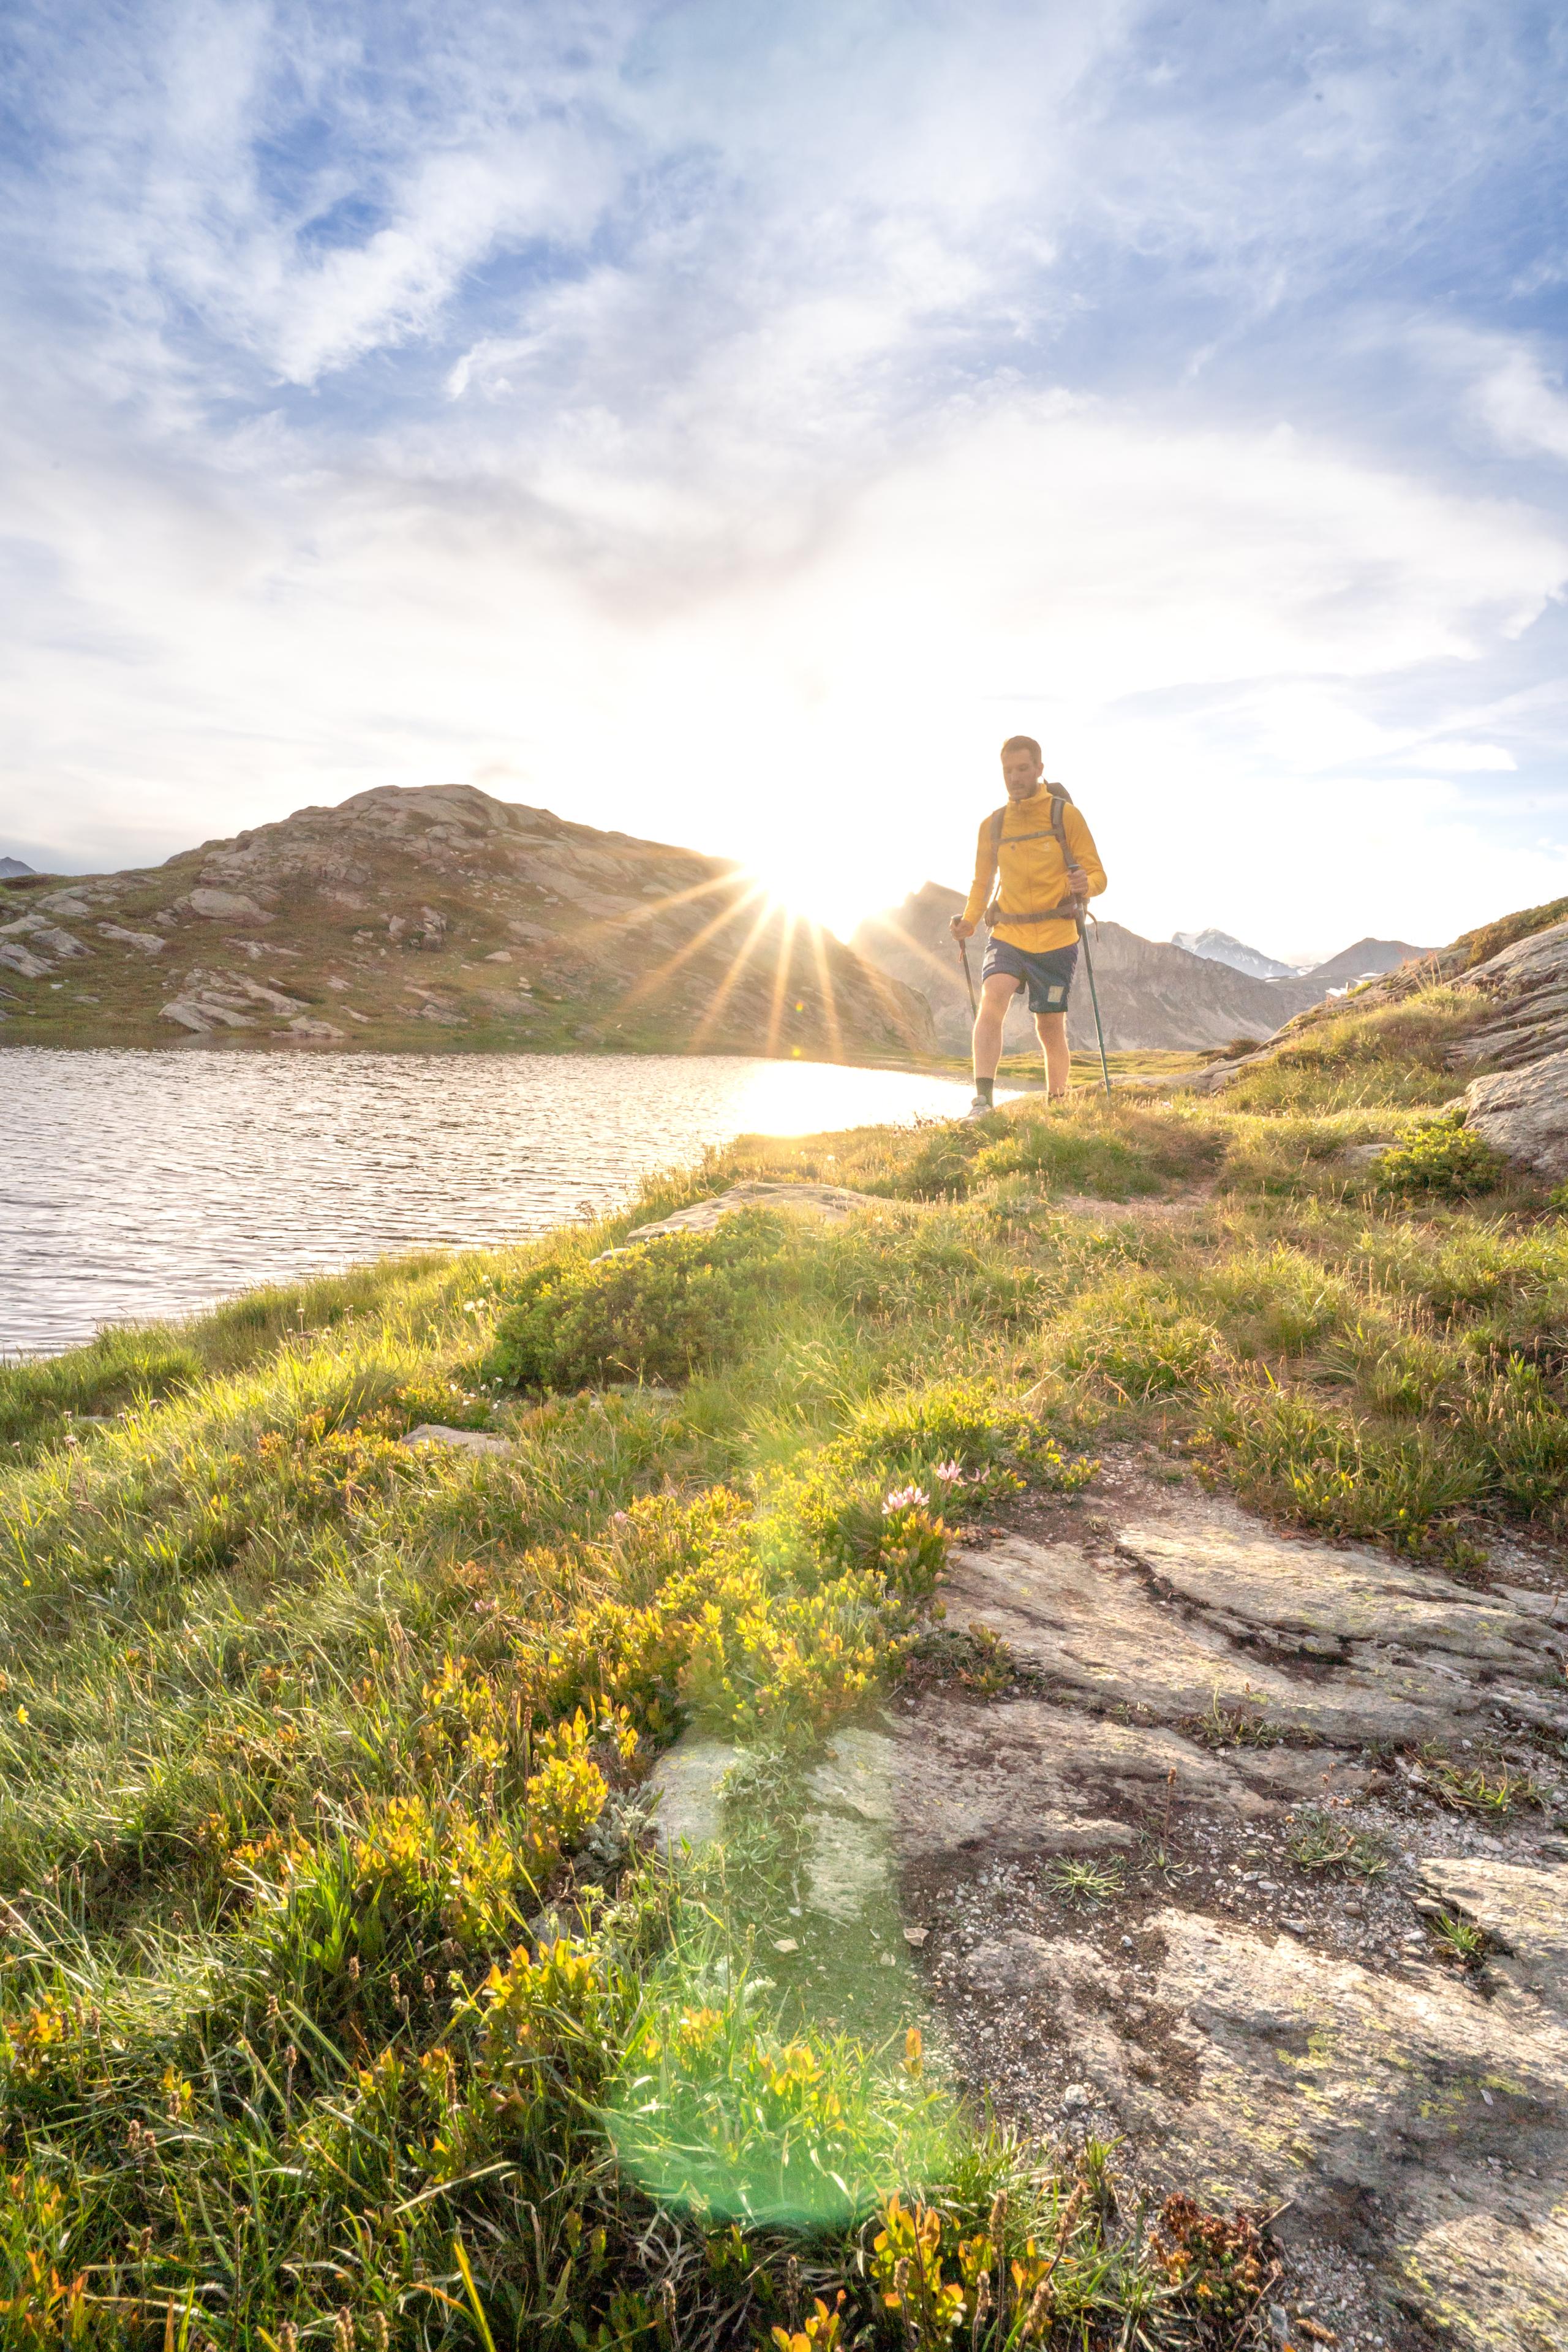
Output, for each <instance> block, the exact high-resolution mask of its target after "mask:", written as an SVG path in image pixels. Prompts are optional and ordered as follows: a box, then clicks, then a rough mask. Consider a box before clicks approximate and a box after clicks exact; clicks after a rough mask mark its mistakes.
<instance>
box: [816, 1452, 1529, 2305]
mask: <svg viewBox="0 0 1568 2352" xmlns="http://www.w3.org/2000/svg"><path fill="white" fill-rule="evenodd" d="M1112 1483H1113V1482H1111V1481H1109V1480H1108V1482H1107V1486H1108V1496H1107V1499H1108V1501H1109V1502H1110V1503H1111V1507H1112V1508H1113V1510H1114V1512H1115V1517H1114V1519H1113V1520H1102V1521H1098V1522H1090V1521H1089V1520H1088V1518H1087V1515H1085V1516H1084V1517H1082V1518H1081V1519H1079V1518H1078V1517H1077V1515H1076V1514H1074V1513H1072V1512H1070V1511H1062V1512H1059V1513H1058V1514H1057V1515H1056V1517H1055V1520H1054V1524H1055V1525H1056V1527H1057V1528H1058V1529H1065V1530H1067V1532H1065V1533H1058V1535H1057V1537H1056V1538H1055V1539H1047V1538H1044V1537H1039V1536H1036V1535H1027V1534H1024V1533H1021V1532H1015V1533H1011V1534H1008V1535H1006V1536H1005V1537H1004V1538H1002V1539H1001V1540H1000V1541H998V1542H996V1543H995V1544H994V1545H992V1546H991V1547H990V1548H988V1549H984V1550H982V1549H979V1548H978V1547H976V1548H973V1549H968V1550H965V1551H962V1552H960V1553H958V1554H957V1555H956V1556H955V1557H954V1559H953V1561H952V1568H951V1571H950V1574H949V1577H948V1579H947V1581H946V1584H945V1587H944V1597H945V1601H946V1607H947V1615H948V1622H949V1624H950V1626H952V1627H954V1628H957V1627H962V1626H963V1625H964V1624H966V1623H973V1624H975V1625H978V1626H982V1627H984V1628H987V1629H989V1630H990V1631H992V1632H994V1633H997V1634H999V1635H1001V1636H1002V1637H1003V1639H1004V1640H1005V1642H1006V1643H1008V1645H1009V1646H1010V1648H1011V1650H1012V1652H1013V1654H1014V1658H1015V1660H1016V1665H1017V1668H1018V1678H1017V1682H1016V1685H1015V1686H1014V1688H1013V1689H1012V1690H1010V1691H1007V1692H1005V1693H1004V1694H1003V1695H1001V1696H994V1697H992V1698H989V1699H985V1700H982V1699H981V1698H979V1697H978V1696H975V1695H974V1694H973V1693H971V1692H969V1691H967V1690H965V1689H964V1688H963V1686H962V1685H955V1684H953V1683H951V1682H948V1683H941V1684H938V1685H935V1686H933V1687H929V1688H927V1689H925V1690H924V1691H922V1692H921V1694H920V1695H919V1696H918V1697H914V1698H910V1697H907V1696H904V1695H902V1694H900V1695H898V1696H896V1697H895V1700H894V1703H893V1704H892V1705H891V1706H889V1708H888V1709H887V1710H886V1711H885V1712H884V1713H882V1714H881V1715H880V1716H879V1717H878V1718H877V1719H875V1720H874V1721H870V1722H866V1723H862V1724H859V1725H857V1726H855V1727H851V1728H847V1729H845V1730H842V1731H840V1732H838V1733H837V1734H836V1735H835V1736H834V1738H832V1740H831V1741H830V1743H829V1744H828V1747H827V1748H826V1751H825V1753H824V1755H823V1757H822V1759H821V1760H820V1762H819V1764H818V1765H817V1768H816V1770H815V1772H814V1773H813V1775H812V1777H811V1780H810V1783H809V1791H808V1794H809V1802H810V1807H811V1811H810V1813H809V1816H808V1823H809V1827H810V1830H811V1845H812V1851H811V1857H810V1860H809V1863H808V1865H807V1870H806V1874H805V1885H804V1887H803V1890H802V1892H803V1899H804V1903H805V1916H806V1920H807V1923H808V1927H809V1923H810V1922H811V1920H812V1919H813V1917H815V1918H816V1920H817V1922H818V1923H819V1924H818V1927H817V1928H816V1933H817V1934H818V1935H826V1936H828V1937H833V1938H837V1939H838V1943H839V1948H843V1949H852V1948H858V1949H860V1950H862V1951H863V1952H864V1953H865V1954H866V1956H867V1958H868V1962H869V1960H870V1956H871V1955H872V1954H873V1953H874V1952H875V1951H876V1950H877V1949H878V1948H879V1934H878V1930H879V1923H882V1922H885V1920H886V1917H887V1915H888V1907H889V1904H890V1902H893V1901H901V1904H902V1918H903V1922H904V1923H905V1925H906V1927H911V1928H912V1930H913V1933H912V1934H911V1935H910V1946H911V1948H914V1949H915V1950H918V1952H919V1955H920V1958H919V1962H918V1965H919V1967H920V1968H921V1970H922V1972H923V1973H924V1974H925V1975H926V1978H927V1980H928V1983H929V1987H930V1992H931V1999H932V2001H933V2004H934V2006H935V2009H936V2011H937V2014H938V2017H939V2019H940V2021H941V2023H942V2030H943V2034H944V2038H945V2041H946V2043H947V2047H948V2049H949V2051H950V2053H951V2055H952V2061H953V2063H955V2065H956V2066H957V2068H958V2070H959V2072H960V2074H962V2075H963V2078H964V2079H965V2080H966V2081H967V2082H968V2083H969V2084H971V2086H972V2087H973V2089H974V2090H975V2091H976V2092H977V2093H981V2092H983V2093H984V2094H985V2095H988V2096H990V2097H991V2098H993V2099H994V2101H995V2102H996V2103H997V2105H998V2106H999V2108H1000V2110H1001V2111H1002V2112H1004V2113H1005V2114H1008V2115H1011V2116H1016V2117H1017V2118H1018V2119H1019V2120H1022V2121H1025V2122H1026V2123H1027V2124H1028V2125H1030V2126H1032V2127H1034V2128H1036V2129H1041V2130H1047V2131H1050V2130H1055V2129H1068V2130H1072V2131H1076V2130H1079V2129H1086V2128H1087V2129H1092V2130H1094V2131H1096V2132H1098V2133H1100V2134H1101V2135H1102V2136H1105V2137H1115V2138H1118V2139H1120V2141H1121V2148H1122V2158H1121V2161H1122V2162H1124V2163H1126V2164H1128V2165H1130V2166H1131V2167H1133V2168H1135V2171H1136V2174H1137V2176H1138V2177H1140V2178H1142V2179H1143V2180H1144V2181H1145V2182H1147V2183H1148V2184H1150V2185H1151V2186H1152V2187H1154V2188H1156V2189H1162V2190H1163V2189H1175V2188H1185V2189H1191V2190H1193V2191H1194V2193H1196V2194H1198V2195H1200V2196H1201V2197H1203V2198H1204V2199H1205V2201H1208V2202H1210V2203H1213V2204H1216V2205H1222V2206H1229V2205H1232V2204H1235V2203H1237V2202H1245V2203H1264V2204H1267V2205H1269V2206H1283V2207H1284V2209H1285V2210H1284V2211H1283V2213H1282V2216H1281V2218H1280V2221H1279V2224H1278V2228H1279V2235H1280V2238H1281V2241H1282V2242H1283V2243H1284V2244H1285V2246H1286V2248H1287V2251H1288V2254H1289V2263H1290V2264H1291V2265H1292V2266H1293V2267H1292V2269H1291V2271H1290V2273H1289V2275H1290V2276H1291V2278H1292V2279H1293V2280H1295V2281H1296V2282H1297V2283H1298V2284H1299V2283H1300V2281H1301V2280H1303V2279H1306V2280H1308V2281H1309V2282H1310V2283H1312V2284H1314V2286H1315V2288H1316V2290H1317V2291H1318V2292H1320V2293H1325V2292H1326V2294H1327V2296H1328V2301H1327V2304H1326V2305H1325V2304H1323V2303H1320V2305H1319V2306H1318V2307H1319V2310H1320V2312H1321V2314H1322V2315H1324V2316H1325V2317H1332V2319H1333V2324H1334V2326H1335V2328H1336V2330H1337V2331H1338V2340H1339V2342H1340V2344H1341V2347H1342V2352H1376V2348H1377V2347H1384V2352H1394V2347H1400V2352H1405V2347H1415V2345H1416V2344H1418V2343H1419V2344H1426V2343H1428V2342H1430V2341H1431V2340H1432V2338H1433V2336H1436V2338H1437V2339H1438V2340H1441V2341H1444V2342H1447V2343H1448V2344H1450V2345H1452V2346H1457V2347H1465V2352H1504V2348H1505V2347H1507V2352H1557V2347H1560V2346H1562V2345H1563V2344H1568V2205H1565V2204H1564V2200H1563V2197H1562V2194H1561V2183H1562V2181H1563V2179H1565V2178H1568V1866H1564V1865H1563V1864H1561V1863H1559V1862H1554V1861H1552V1859H1550V1849H1552V1846H1553V1843H1554V1842H1553V1840H1552V1837H1551V1834H1550V1832H1549V1830H1548V1827H1547V1824H1546V1822H1544V1821H1543V1819H1542V1816H1541V1815H1540V1814H1538V1813H1531V1814H1529V1815H1527V1816H1521V1818H1520V1819H1518V1820H1514V1821H1510V1822H1509V1823H1507V1824H1505V1825H1504V1827H1503V1828H1502V1829H1496V1830H1494V1829H1488V1828H1484V1827H1482V1826H1480V1825H1479V1824H1478V1823H1477V1822H1474V1821H1473V1820H1470V1819H1466V1818H1460V1817H1458V1816H1456V1815H1454V1814H1453V1813H1451V1812H1449V1813H1445V1812H1441V1811H1438V1810H1437V1808H1436V1805H1435V1804H1434V1803H1433V1801H1431V1800H1430V1798H1425V1799H1423V1798H1422V1797H1420V1795H1419V1793H1418V1791H1419V1788H1420V1787H1422V1786H1425V1785H1426V1784H1425V1783H1421V1782H1419V1777H1418V1776H1417V1782H1416V1783H1415V1786H1416V1789H1417V1793H1416V1794H1415V1795H1414V1796H1413V1795H1411V1794H1410V1793H1409V1790H1410V1788H1411V1786H1412V1784H1411V1783H1410V1781H1409V1780H1408V1776H1405V1775H1402V1774H1401V1773H1400V1772H1399V1771H1397V1770H1396V1769H1394V1767H1393V1766H1392V1764H1391V1763H1390V1761H1389V1758H1388V1752H1387V1748H1386V1747H1384V1746H1382V1745H1380V1744H1378V1743H1385V1742H1386V1743H1393V1744H1394V1745H1396V1746H1398V1745H1406V1746H1407V1745H1409V1744H1411V1743H1414V1742H1415V1741H1427V1740H1430V1741H1433V1742H1435V1743H1436V1745H1437V1746H1439V1747H1441V1748H1445V1749H1448V1750H1450V1751H1455V1750H1459V1749H1460V1746H1461V1741H1462V1740H1465V1739H1468V1738H1472V1737H1473V1738H1474V1740H1475V1746H1476V1752H1477V1753H1478V1754H1479V1753H1480V1752H1482V1751H1483V1748H1485V1747H1486V1745H1487V1744H1488V1743H1489V1742H1493V1741H1495V1740H1497V1739H1498V1738H1508V1739H1513V1738H1518V1737H1520V1736H1522V1735H1521V1733H1520V1731H1519V1729H1518V1727H1519V1726H1520V1725H1521V1722H1522V1723H1523V1724H1524V1725H1525V1726H1526V1727H1528V1726H1529V1725H1530V1724H1531V1722H1532V1721H1541V1720H1542V1719H1552V1718H1553V1711H1554V1710H1556V1711H1557V1712H1558V1713H1560V1712H1561V1709H1560V1702H1559V1700H1558V1699H1557V1698H1556V1696H1554V1695H1553V1694H1554V1686H1555V1688H1556V1689H1560V1688H1561V1675H1560V1672H1559V1669H1558V1666H1557V1663H1556V1660H1555V1658H1554V1656H1553V1654H1552V1652H1553V1649H1554V1648H1555V1647H1556V1646H1559V1645H1560V1643H1559V1637H1558V1636H1556V1635H1554V1633H1553V1632H1552V1623H1551V1618H1552V1613H1553V1607H1554V1604H1553V1602H1552V1601H1551V1600H1550V1599H1548V1598H1546V1597H1543V1596H1542V1595H1541V1594H1537V1593H1526V1592H1523V1591H1521V1592H1520V1593H1519V1594H1518V1595H1517V1596H1513V1595H1506V1594H1505V1595H1503V1596H1501V1597H1499V1596H1497V1595H1487V1594H1478V1593H1476V1592H1472V1591H1468V1590H1466V1589H1464V1588H1461V1587H1460V1586H1458V1585H1457V1584H1455V1583H1453V1582H1452V1581H1450V1580H1447V1579H1446V1578H1444V1577H1443V1576H1441V1575H1438V1574H1435V1573H1432V1572H1429V1571H1427V1570H1424V1569H1422V1568H1419V1567H1417V1566H1415V1565H1414V1564H1410V1563H1406V1562H1403V1561H1400V1560H1397V1559H1389V1558H1387V1557H1385V1556H1384V1555H1382V1554H1380V1553H1377V1552H1374V1551H1373V1550H1371V1549H1368V1548H1366V1547H1355V1546H1352V1547H1347V1548H1344V1549H1340V1548H1336V1547H1334V1546H1332V1545H1329V1544H1324V1543H1321V1542H1319V1541H1317V1540H1316V1539H1314V1538H1291V1537H1289V1536H1284V1535H1280V1534H1279V1533H1277V1532H1276V1531H1274V1530H1272V1529H1270V1528H1267V1527H1265V1526H1264V1525H1263V1524H1262V1523H1261V1522H1259V1521H1258V1520H1256V1519H1254V1518H1253V1517H1250V1516H1249V1515H1248V1514H1247V1513H1246V1512H1245V1511H1242V1510H1240V1509H1238V1508H1236V1507H1232V1506H1230V1505H1228V1504H1226V1503H1224V1502H1223V1501H1220V1500H1217V1499H1215V1498H1214V1497H1211V1496H1194V1494H1192V1493H1191V1492H1190V1490H1189V1491H1184V1492H1183V1493H1181V1494H1179V1495H1173V1494H1171V1493H1170V1492H1169V1490H1162V1489H1158V1488H1154V1487H1152V1486H1148V1485H1147V1484H1146V1483H1141V1482H1138V1481H1132V1482H1131V1485H1132V1486H1135V1487H1137V1489H1138V1491H1136V1492H1125V1491H1123V1492H1118V1493H1117V1494H1116V1495H1115V1496H1114V1498H1113V1499H1112V1497H1111V1496H1110V1492H1109V1489H1110V1486H1111V1485H1112ZM1516 1601H1517V1605H1516ZM1216 1696H1217V1700H1218V1717H1217V1718H1216V1717H1215V1699H1216ZM1231 1713H1234V1714H1235V1715H1237V1716H1239V1717H1246V1718H1247V1727H1246V1728H1245V1729H1244V1731H1243V1733H1242V1736H1241V1737H1239V1738H1237V1737H1236V1736H1235V1733H1234V1727H1232V1728H1230V1729H1227V1727H1226V1722H1225V1717H1226V1716H1227V1715H1229V1714H1231ZM1280 1735H1284V1736H1283V1737H1281V1736H1280ZM1542 1769H1546V1771H1547V1778H1548V1779H1549V1780H1550V1779H1551V1778H1552V1773H1551V1771H1550V1769H1549V1768H1546V1767H1543V1768H1542ZM1559 1777H1560V1776H1559ZM1306 1805H1310V1806H1315V1807H1323V1808H1328V1809H1329V1810H1328V1811H1327V1812H1326V1813H1325V1816H1324V1818H1325V1819H1326V1820H1328V1821H1331V1822H1332V1821H1343V1822H1347V1823H1350V1824H1352V1825H1354V1824H1356V1823H1358V1822H1359V1823H1362V1824H1363V1826H1365V1827H1367V1828H1369V1829H1371V1830H1375V1829H1376V1826H1377V1823H1378V1822H1379V1821H1381V1822H1383V1824H1384V1847H1383V1852H1384V1856H1385V1859H1384V1860H1383V1861H1382V1862H1381V1863H1379V1864H1377V1865H1376V1867H1375V1869H1374V1871H1373V1876H1372V1877H1371V1878H1363V1877H1358V1876H1356V1875H1354V1874H1352V1873H1349V1872H1343V1871H1341V1872H1334V1871H1326V1870H1308V1869H1304V1868H1302V1867H1301V1866H1300V1864H1299V1863H1297V1862H1296V1861H1294V1860H1293V1859H1292V1850H1291V1843H1290V1841H1291V1838H1292V1835H1293V1834H1294V1831H1293V1824H1299V1823H1300V1820H1301V1808H1302V1807H1303V1806H1306ZM1402 1807H1403V1810H1401V1808H1402ZM1335 1808H1343V1809H1344V1810H1343V1811H1335V1810H1334V1809H1335ZM1423 1808H1424V1810H1423ZM1402 1845H1403V1846H1404V1847H1405V1851H1403V1852H1402V1851H1401V1847H1402ZM1167 1846H1169V1848H1170V1853H1169V1854H1168V1855H1167V1854H1166V1851H1165V1850H1166V1847H1167ZM1460 1848H1465V1849H1468V1850H1466V1851H1458V1849H1460ZM1445 1849H1447V1850H1445ZM1156 1856H1158V1857H1159V1859H1158V1861H1157V1863H1156V1860H1155V1857H1156ZM1069 1860H1070V1861H1071V1862H1072V1863H1073V1864H1074V1865H1075V1866H1078V1865H1084V1866H1090V1865H1092V1868H1093V1869H1094V1870H1095V1871H1097V1872H1100V1873H1101V1874H1104V1878H1105V1883H1106V1884H1107V1885H1108V1886H1110V1887H1111V1888H1112V1889H1114V1890H1116V1891H1113V1892H1111V1893H1110V1894H1109V1895H1105V1896H1104V1897H1100V1896H1094V1897H1090V1898H1087V1899H1085V1898H1081V1897H1079V1896H1078V1895H1073V1894H1072V1893H1071V1891H1070V1888H1071V1880H1070V1874H1069V1875H1064V1867H1063V1866H1064V1864H1066V1863H1067V1862H1068V1861H1069ZM1064 1888H1066V1889H1068V1891H1067V1892H1063V1891H1062V1890H1063V1889H1064ZM1422 1895H1425V1897H1426V1907H1427V1908H1428V1909H1429V1908H1430V1906H1431V1905H1432V1903H1433V1902H1434V1901H1440V1902H1441V1903H1442V1904H1443V1905H1444V1906H1446V1907H1447V1908H1449V1909H1450V1910H1452V1911H1454V1912H1457V1913H1459V1914H1462V1915H1463V1916H1466V1917H1467V1918H1469V1919H1471V1920H1472V1921H1473V1922H1474V1923H1475V1924H1476V1925H1478V1926H1479V1927H1482V1928H1483V1929H1484V1930H1485V1932H1486V1935H1487V1937H1488V1941H1489V1953H1488V1959H1487V1965H1486V1968H1485V1969H1484V1972H1483V1973H1482V1974H1481V1975H1480V1976H1479V1977H1472V1976H1469V1975H1467V1974H1466V1973H1465V1972H1464V1971H1463V1970H1462V1969H1459V1968H1458V1967H1456V1966H1452V1965H1449V1964H1448V1963H1447V1961H1446V1960H1445V1958H1444V1957H1443V1949H1444V1948H1443V1947H1442V1946H1441V1944H1440V1943H1438V1942H1437V1941H1436V1939H1435V1938H1434V1937H1432V1936H1431V1935H1430V1934H1429V1932H1428V1930H1427V1928H1426V1926H1425V1925H1424V1923H1423V1918H1422V1915H1421V1911H1420V1910H1419V1909H1418V1907H1417V1901H1416V1898H1418V1897H1420V1896H1422ZM846 1939H849V1940H848V1941H847V1940H846ZM1314 2266H1315V2267H1314ZM1325 2281H1326V2282H1327V2287H1326V2289H1325V2286H1324V2282H1325Z"/></svg>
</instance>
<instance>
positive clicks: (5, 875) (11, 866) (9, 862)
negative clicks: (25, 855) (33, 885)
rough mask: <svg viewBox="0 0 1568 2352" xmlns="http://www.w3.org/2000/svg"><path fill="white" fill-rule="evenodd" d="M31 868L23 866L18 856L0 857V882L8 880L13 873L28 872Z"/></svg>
mask: <svg viewBox="0 0 1568 2352" xmlns="http://www.w3.org/2000/svg"><path fill="white" fill-rule="evenodd" d="M32 870H33V869H32V867H31V866H24V865H23V863H22V861H21V859H20V858H19V857H0V882H9V881H10V880H11V878H12V877H13V875H16V874H30V873H31V872H32Z"/></svg>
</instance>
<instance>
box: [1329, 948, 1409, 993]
mask: <svg viewBox="0 0 1568 2352" xmlns="http://www.w3.org/2000/svg"><path fill="white" fill-rule="evenodd" d="M1431 952H1432V950H1431V949H1430V948H1416V947H1412V946H1411V944H1410V941H1409V940H1357V941H1356V943H1355V945H1354V946H1353V947H1349V948H1342V949H1341V950H1340V952H1339V954H1338V955H1337V956H1331V957H1330V958H1329V961H1328V962H1327V963H1320V964H1314V965H1313V967H1312V969H1311V971H1310V972H1309V973H1308V974H1307V978H1308V979H1309V980H1321V982H1323V984H1324V986H1325V987H1326V988H1346V987H1349V986H1350V985H1352V983H1353V982H1356V981H1358V980H1367V979H1369V978H1373V977H1374V976H1376V975H1379V974H1381V973H1383V972H1386V971H1398V969H1399V967H1400V965H1401V964H1402V963H1411V962H1414V961H1419V960H1420V959H1421V957H1423V956H1426V955H1430V954H1431Z"/></svg>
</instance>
